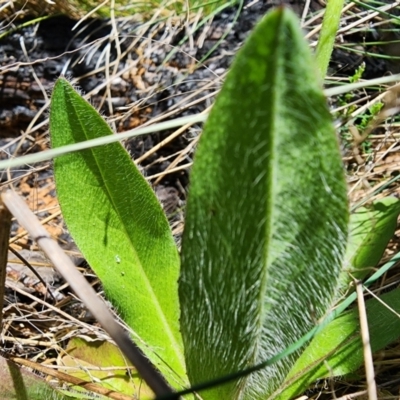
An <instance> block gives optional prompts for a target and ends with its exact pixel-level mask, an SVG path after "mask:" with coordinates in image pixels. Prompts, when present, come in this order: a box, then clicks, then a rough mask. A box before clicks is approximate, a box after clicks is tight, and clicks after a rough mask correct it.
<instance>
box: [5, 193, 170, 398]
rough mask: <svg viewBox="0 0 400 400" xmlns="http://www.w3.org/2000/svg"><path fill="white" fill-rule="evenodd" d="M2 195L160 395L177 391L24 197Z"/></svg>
mask: <svg viewBox="0 0 400 400" xmlns="http://www.w3.org/2000/svg"><path fill="white" fill-rule="evenodd" d="M1 198H2V201H3V203H4V204H5V206H6V207H7V208H8V210H9V211H10V212H11V214H13V215H14V216H15V217H16V219H17V220H18V222H19V223H20V224H21V225H22V226H23V227H24V228H25V229H26V230H27V231H28V233H29V234H30V235H31V236H32V238H33V239H34V240H35V241H36V242H37V243H38V244H39V246H40V247H41V248H42V250H43V251H44V252H45V253H46V255H47V257H48V258H49V259H50V260H51V261H52V262H53V264H54V266H55V267H56V268H57V270H58V271H59V272H60V274H61V275H62V276H63V277H64V279H65V280H66V281H67V282H68V283H69V285H70V286H71V288H72V289H73V290H74V291H75V293H77V294H78V295H79V297H80V298H81V299H82V301H83V303H84V304H85V305H86V307H87V308H88V309H89V310H90V311H91V312H92V313H93V315H94V316H95V318H96V319H97V320H98V321H99V322H100V324H101V325H102V326H103V328H104V329H105V330H106V331H107V332H108V334H109V335H110V336H111V338H112V339H113V340H114V341H115V342H116V343H117V345H118V346H119V347H120V349H121V350H122V352H123V353H124V354H125V355H126V357H127V358H128V359H129V360H130V361H131V362H132V364H133V365H134V366H135V367H136V369H137V371H138V372H139V374H140V375H141V377H142V378H143V379H144V380H145V381H146V383H147V384H148V385H149V387H150V388H151V389H152V390H153V391H154V392H155V393H156V394H157V395H165V394H172V393H173V390H172V389H171V388H170V386H169V385H168V383H167V382H166V381H165V379H164V377H163V376H162V375H161V374H160V373H159V372H158V370H156V369H155V367H154V366H153V365H151V364H150V362H149V360H148V359H147V358H146V357H145V356H144V355H143V353H142V351H141V350H140V349H139V348H138V347H137V346H136V345H135V344H134V343H133V342H132V340H131V339H130V338H129V337H128V335H127V334H126V333H125V332H124V331H123V329H122V328H121V327H120V326H119V325H118V323H117V322H116V321H115V319H114V317H113V315H112V314H111V312H110V310H109V309H108V307H107V306H106V304H105V303H104V302H103V301H102V300H101V299H100V298H99V297H98V296H97V294H96V292H95V291H94V290H93V288H92V287H91V286H90V285H89V284H88V282H87V281H86V280H85V279H84V277H83V276H82V275H81V274H80V273H79V272H78V271H77V270H76V269H75V266H74V264H73V263H72V261H71V260H70V258H69V257H68V256H67V255H66V254H65V253H64V251H63V250H62V249H61V248H60V247H59V245H58V244H57V242H56V241H55V240H53V239H52V238H51V236H50V235H49V233H48V232H47V231H46V230H45V229H44V228H43V226H42V225H41V224H40V222H39V221H38V219H37V218H36V216H35V215H34V214H33V213H32V212H31V211H30V209H29V208H28V206H27V205H26V204H25V202H24V201H23V200H22V198H21V197H19V196H18V195H17V194H16V193H14V192H13V191H12V190H7V191H5V192H3V193H2V196H1Z"/></svg>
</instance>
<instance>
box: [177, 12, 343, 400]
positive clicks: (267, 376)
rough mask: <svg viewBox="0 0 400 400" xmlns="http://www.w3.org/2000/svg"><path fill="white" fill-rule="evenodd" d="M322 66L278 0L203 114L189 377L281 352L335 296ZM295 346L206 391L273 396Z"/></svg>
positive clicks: (337, 248)
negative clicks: (270, 363) (320, 78)
mask: <svg viewBox="0 0 400 400" xmlns="http://www.w3.org/2000/svg"><path fill="white" fill-rule="evenodd" d="M316 75H317V74H316V71H315V69H314V68H313V60H312V57H311V54H310V50H309V48H308V46H307V43H306V42H305V41H304V39H303V37H302V32H301V31H300V29H299V27H298V22H297V19H296V17H295V16H294V14H293V13H292V12H291V11H289V10H287V9H283V8H281V9H278V10H276V11H274V12H272V13H270V14H269V15H267V16H266V17H265V18H264V19H263V20H262V22H261V23H260V24H259V25H258V26H257V27H256V29H255V31H254V32H253V33H252V35H251V36H250V38H249V40H248V41H247V43H246V44H245V45H244V47H243V49H242V50H241V51H240V52H239V54H238V56H237V59H236V61H235V63H234V64H233V66H232V70H231V71H230V73H229V74H228V76H227V78H226V82H225V84H224V86H223V88H222V91H221V93H220V95H219V96H218V98H217V101H216V103H215V105H214V107H213V110H212V112H211V114H210V117H209V119H208V121H207V123H206V126H205V129H204V132H203V135H202V138H201V140H200V143H199V148H198V150H197V153H196V156H195V162H194V166H193V170H192V175H191V187H190V192H189V197H188V202H187V211H186V214H187V215H186V222H185V231H184V235H183V242H182V259H181V277H180V285H179V294H180V302H181V331H182V336H183V341H184V348H185V357H186V365H187V369H188V375H189V379H190V381H191V383H192V384H194V383H199V382H204V381H207V380H210V379H212V378H217V377H220V376H223V375H226V374H229V373H231V372H235V371H238V370H242V369H244V368H246V367H250V366H252V365H254V364H257V363H259V362H262V361H264V360H267V359H269V358H270V357H272V356H274V355H275V354H277V353H279V352H281V351H282V350H284V349H285V348H286V347H287V346H289V345H290V344H291V343H293V342H295V341H296V340H297V339H299V338H300V337H301V336H302V335H304V334H305V333H306V332H308V331H309V330H310V328H311V327H312V326H314V325H315V322H316V320H317V319H318V318H319V317H320V316H321V315H322V314H324V313H325V312H326V307H327V306H328V305H329V303H330V301H331V299H332V297H333V291H334V288H335V287H336V284H337V277H338V275H339V269H340V265H341V263H342V255H343V253H344V248H345V244H346V238H347V226H348V207H347V199H346V185H345V182H344V176H343V171H342V163H341V157H340V154H339V149H338V145H337V140H336V136H335V132H334V129H333V126H332V122H331V116H330V114H329V111H328V108H327V105H326V100H325V98H324V96H323V93H322V90H321V87H320V85H319V83H318V82H317V81H316ZM297 354H298V353H297ZM297 354H295V355H292V356H290V357H288V358H286V359H285V360H283V361H281V362H279V363H277V364H275V365H273V366H271V367H268V368H266V369H264V370H262V371H261V372H259V373H255V374H253V375H251V376H249V377H246V378H243V379H241V380H239V381H237V382H235V383H233V384H226V385H224V386H221V387H218V388H216V389H212V390H208V391H206V392H204V393H201V395H202V397H203V398H204V399H235V398H239V397H240V398H244V399H253V398H266V397H267V396H268V394H269V393H271V392H272V391H274V390H275V389H276V388H277V387H278V386H279V384H280V382H281V381H282V380H283V379H284V377H285V376H286V375H287V373H288V371H289V369H290V367H291V366H292V364H293V363H294V362H295V359H296V357H297Z"/></svg>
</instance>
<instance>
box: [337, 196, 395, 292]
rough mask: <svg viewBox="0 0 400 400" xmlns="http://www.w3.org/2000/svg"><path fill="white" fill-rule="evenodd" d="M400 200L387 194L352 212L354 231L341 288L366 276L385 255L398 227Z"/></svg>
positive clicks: (351, 218)
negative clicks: (368, 205)
mask: <svg viewBox="0 0 400 400" xmlns="http://www.w3.org/2000/svg"><path fill="white" fill-rule="evenodd" d="M399 213H400V201H399V200H398V199H396V198H395V197H386V198H384V199H381V200H377V201H375V202H374V203H373V204H371V205H370V207H368V208H366V207H360V208H358V209H357V210H356V211H355V212H354V213H353V214H352V215H351V216H350V234H349V240H348V244H347V250H346V256H345V262H344V269H343V271H342V274H341V277H340V286H341V288H346V287H347V286H348V284H349V283H350V282H351V281H352V280H353V278H352V277H351V275H349V272H350V273H351V274H352V275H353V276H354V277H355V278H357V279H363V278H365V277H366V276H367V275H368V273H370V272H371V271H372V268H374V267H375V266H376V265H377V264H378V263H379V261H380V259H381V258H382V255H383V253H384V251H385V249H386V246H387V244H388V243H389V241H390V239H392V237H393V235H394V232H395V230H396V228H397V217H398V215H399Z"/></svg>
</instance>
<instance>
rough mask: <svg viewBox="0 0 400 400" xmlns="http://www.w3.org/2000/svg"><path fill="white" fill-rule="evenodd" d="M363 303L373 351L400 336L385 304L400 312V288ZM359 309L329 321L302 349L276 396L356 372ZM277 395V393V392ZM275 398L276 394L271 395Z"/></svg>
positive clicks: (399, 324)
mask: <svg viewBox="0 0 400 400" xmlns="http://www.w3.org/2000/svg"><path fill="white" fill-rule="evenodd" d="M380 300H381V301H382V302H383V303H384V304H383V303H382V302H380V301H378V300H376V299H370V300H368V301H367V302H366V308H367V318H368V325H369V333H370V340H371V348H372V351H373V352H376V351H378V350H380V349H383V348H384V347H386V346H387V345H388V344H390V343H392V342H393V341H395V340H396V339H397V338H398V337H400V318H399V317H398V316H397V315H394V313H393V311H391V310H390V309H389V308H388V307H391V308H392V309H393V310H394V311H396V312H397V313H399V312H400V289H395V290H393V291H392V292H390V293H387V294H383V295H382V296H380ZM362 349H363V347H362V342H361V337H360V323H359V316H358V310H357V309H356V308H355V309H354V310H352V311H350V312H347V313H345V314H342V315H341V316H340V317H338V318H336V319H335V320H334V321H332V322H331V323H330V324H328V325H327V326H326V327H325V328H324V329H323V330H322V331H321V332H320V333H319V334H318V335H317V336H315V337H314V339H313V340H312V341H311V343H310V345H309V346H308V347H307V349H306V350H305V351H304V352H303V354H302V355H301V357H300V358H299V359H298V360H297V362H296V364H295V365H294V366H293V368H292V369H291V371H290V373H289V374H288V376H287V378H286V380H285V384H284V385H282V387H281V390H284V391H283V392H282V393H281V394H280V396H278V397H277V398H278V399H279V400H286V399H290V398H292V397H294V396H296V395H299V394H301V393H303V391H304V390H306V389H307V388H308V386H309V385H310V384H311V383H313V382H315V381H316V380H317V379H322V378H327V377H334V376H342V375H346V374H350V373H352V372H355V371H356V370H357V369H358V368H359V367H360V366H361V365H362V364H363V361H364V360H363V350H362ZM276 395H278V393H276ZM273 398H275V397H273Z"/></svg>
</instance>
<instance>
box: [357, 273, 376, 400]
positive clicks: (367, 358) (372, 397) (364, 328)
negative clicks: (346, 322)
mask: <svg viewBox="0 0 400 400" xmlns="http://www.w3.org/2000/svg"><path fill="white" fill-rule="evenodd" d="M356 288H357V302H358V313H359V315H360V327H361V338H362V343H363V349H364V364H365V375H366V378H367V392H368V400H378V396H377V391H376V382H375V373H374V363H373V360H372V350H371V342H370V339H369V329H368V320H367V312H366V310H365V302H364V293H363V288H362V282H361V281H358V282H357V285H356Z"/></svg>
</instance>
